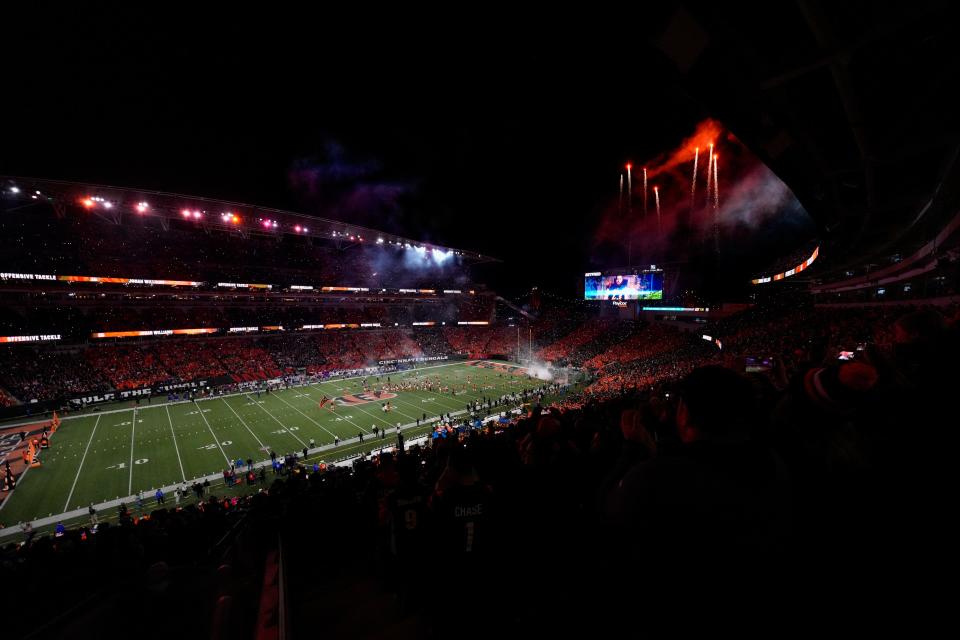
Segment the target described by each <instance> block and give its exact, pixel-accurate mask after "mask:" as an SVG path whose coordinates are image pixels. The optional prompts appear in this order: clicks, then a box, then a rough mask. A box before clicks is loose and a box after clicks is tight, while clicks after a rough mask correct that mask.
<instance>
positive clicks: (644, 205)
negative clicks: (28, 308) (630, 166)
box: [643, 167, 647, 218]
mask: <svg viewBox="0 0 960 640" xmlns="http://www.w3.org/2000/svg"><path fill="white" fill-rule="evenodd" d="M643 217H644V218H646V217H647V168H646V167H644V168H643Z"/></svg>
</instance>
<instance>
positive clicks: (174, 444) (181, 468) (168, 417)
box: [164, 407, 187, 482]
mask: <svg viewBox="0 0 960 640" xmlns="http://www.w3.org/2000/svg"><path fill="white" fill-rule="evenodd" d="M164 409H166V411H167V422H169V423H170V436H171V437H172V438H173V448H174V449H176V450H177V462H179V463H180V475H181V476H183V481H184V482H186V481H187V474H186V473H185V472H184V470H183V460H181V459H180V447H179V446H177V434H175V433H174V432H173V420H172V419H171V418H170V407H164Z"/></svg>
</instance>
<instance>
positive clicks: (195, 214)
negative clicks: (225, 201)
mask: <svg viewBox="0 0 960 640" xmlns="http://www.w3.org/2000/svg"><path fill="white" fill-rule="evenodd" d="M202 215H203V214H202V213H201V212H200V210H199V209H195V210H194V212H193V217H194V219H196V220H199V219H200V216H202Z"/></svg>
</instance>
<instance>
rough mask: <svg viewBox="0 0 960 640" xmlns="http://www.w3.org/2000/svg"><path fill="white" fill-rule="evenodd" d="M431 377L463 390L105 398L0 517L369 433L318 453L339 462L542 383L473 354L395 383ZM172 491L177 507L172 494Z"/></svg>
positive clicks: (28, 516) (122, 493)
mask: <svg viewBox="0 0 960 640" xmlns="http://www.w3.org/2000/svg"><path fill="white" fill-rule="evenodd" d="M426 377H429V378H430V379H434V380H435V379H436V378H438V377H439V379H440V380H441V383H442V384H443V385H445V386H447V385H449V386H451V387H453V388H454V389H456V390H458V393H457V395H455V396H454V395H452V394H451V393H450V392H446V393H441V392H437V391H433V392H426V391H402V392H399V393H398V395H397V397H395V398H392V399H390V400H389V402H390V403H391V404H392V405H393V407H394V408H393V410H392V411H391V412H389V413H385V412H383V411H382V410H381V406H380V404H381V402H382V401H387V400H386V399H383V400H374V401H372V402H368V403H364V404H354V405H352V406H342V405H341V403H340V402H338V406H337V407H336V410H335V411H330V410H329V409H327V408H320V407H319V406H318V404H319V402H320V399H321V398H322V397H323V396H324V395H326V396H327V397H330V398H334V397H335V398H343V397H344V396H350V395H353V394H358V393H362V392H363V387H362V385H363V381H362V380H361V379H340V380H330V381H326V382H321V383H317V384H312V385H309V386H304V387H296V388H291V389H286V390H281V391H275V392H272V393H269V394H268V393H262V394H261V395H260V397H259V398H257V395H256V393H245V394H239V395H231V396H222V397H216V398H208V399H199V400H197V401H196V402H178V403H172V404H168V403H165V402H164V403H156V402H155V403H153V404H150V405H148V404H146V403H145V402H141V404H140V406H139V407H134V408H132V409H123V410H118V411H111V410H110V408H109V407H107V406H105V407H104V408H103V411H102V412H100V413H92V414H87V415H83V416H77V417H70V418H66V419H64V420H63V421H62V424H61V426H60V428H59V429H58V430H57V432H56V433H55V434H53V436H52V437H51V448H50V449H49V450H47V451H44V452H42V456H41V461H42V466H41V467H40V468H37V469H30V470H28V471H27V472H26V473H25V474H24V475H23V477H22V479H21V481H20V482H19V483H18V485H17V488H16V489H15V490H14V491H13V492H12V494H11V495H10V496H9V498H8V499H7V500H6V502H5V503H4V504H3V506H2V507H0V522H3V523H4V524H6V526H7V527H12V526H14V525H15V524H16V523H18V522H20V521H24V520H32V519H35V518H41V517H45V516H53V515H57V514H61V513H65V512H69V511H73V510H75V509H79V508H84V507H86V506H88V505H90V504H98V503H101V502H106V501H108V500H114V499H116V498H124V497H130V496H135V495H136V494H137V492H138V491H143V493H144V502H145V504H146V503H148V502H149V503H150V504H152V495H153V492H154V490H155V489H156V488H157V487H163V486H169V485H173V484H177V483H181V482H185V483H187V484H190V483H191V482H192V480H193V479H195V478H202V477H204V476H209V475H213V474H217V473H220V472H222V471H223V470H224V469H225V468H227V467H228V466H229V461H231V460H236V459H237V458H242V459H243V460H246V459H248V458H252V459H253V460H254V461H257V462H259V461H262V460H266V459H268V458H269V451H271V450H272V451H275V452H277V454H278V455H283V454H285V453H288V452H294V451H296V452H302V450H303V448H304V447H307V446H308V445H309V442H310V439H311V438H313V440H314V442H315V445H314V446H316V447H321V446H324V445H330V444H333V441H334V436H335V435H336V436H339V437H340V440H341V441H345V440H355V439H356V438H357V435H358V433H361V432H362V433H363V434H364V441H365V442H364V445H360V444H359V443H356V442H349V443H344V444H341V446H340V447H337V448H335V449H330V450H325V451H322V452H316V454H312V455H311V456H310V457H311V459H317V460H320V459H322V460H325V461H327V462H332V461H335V460H337V459H341V458H344V457H348V456H351V455H356V454H357V453H359V452H361V451H369V450H372V449H375V448H378V443H381V442H382V443H383V444H382V445H380V446H388V447H389V446H394V445H395V444H396V435H395V428H396V425H397V423H398V422H399V423H401V424H402V425H404V428H403V431H404V434H405V437H406V438H407V439H409V438H411V437H415V436H416V435H422V434H424V433H426V432H427V431H428V429H429V428H428V427H427V428H424V427H420V428H416V427H414V426H410V427H409V428H408V427H407V425H411V423H415V422H416V419H417V418H421V419H422V418H423V414H424V413H426V414H427V416H428V417H436V416H438V415H439V414H441V413H444V414H445V413H448V412H450V413H453V412H457V411H462V410H463V409H465V408H466V405H467V403H468V402H471V401H473V400H476V399H479V398H481V397H483V396H486V397H491V398H492V397H499V396H500V395H501V394H504V393H510V392H516V391H519V390H521V389H527V388H533V387H537V386H540V385H541V384H543V383H542V382H541V381H539V380H532V379H530V378H528V377H527V376H526V375H516V374H514V375H511V374H508V373H502V374H501V373H500V372H499V371H497V370H491V369H485V368H481V367H477V366H472V365H471V364H470V363H456V364H443V365H434V366H426V367H423V368H420V369H414V370H410V371H406V372H403V373H395V374H391V380H392V381H393V382H398V381H400V380H404V379H410V378H426ZM375 386H376V385H375ZM464 387H466V390H463V391H461V390H462V389H463V388H464ZM474 387H476V390H474ZM374 426H376V427H377V428H378V429H379V428H384V429H387V436H386V438H385V439H384V440H381V439H380V438H379V437H378V438H377V439H376V441H375V442H374V441H372V438H373V435H372V431H373V427H374ZM221 488H222V487H221ZM220 493H224V492H223V491H221V492H220ZM167 497H168V500H167V506H169V505H171V504H172V498H173V497H172V496H167ZM115 511H116V510H115V509H111V510H110V513H113V512H115Z"/></svg>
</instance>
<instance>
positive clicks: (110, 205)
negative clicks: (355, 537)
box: [103, 200, 113, 209]
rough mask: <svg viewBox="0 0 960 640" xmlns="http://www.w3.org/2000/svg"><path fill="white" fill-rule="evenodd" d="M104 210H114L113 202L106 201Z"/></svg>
mask: <svg viewBox="0 0 960 640" xmlns="http://www.w3.org/2000/svg"><path fill="white" fill-rule="evenodd" d="M103 208H104V209H112V208H113V203H112V202H107V201H106V200H105V201H104V202H103Z"/></svg>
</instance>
